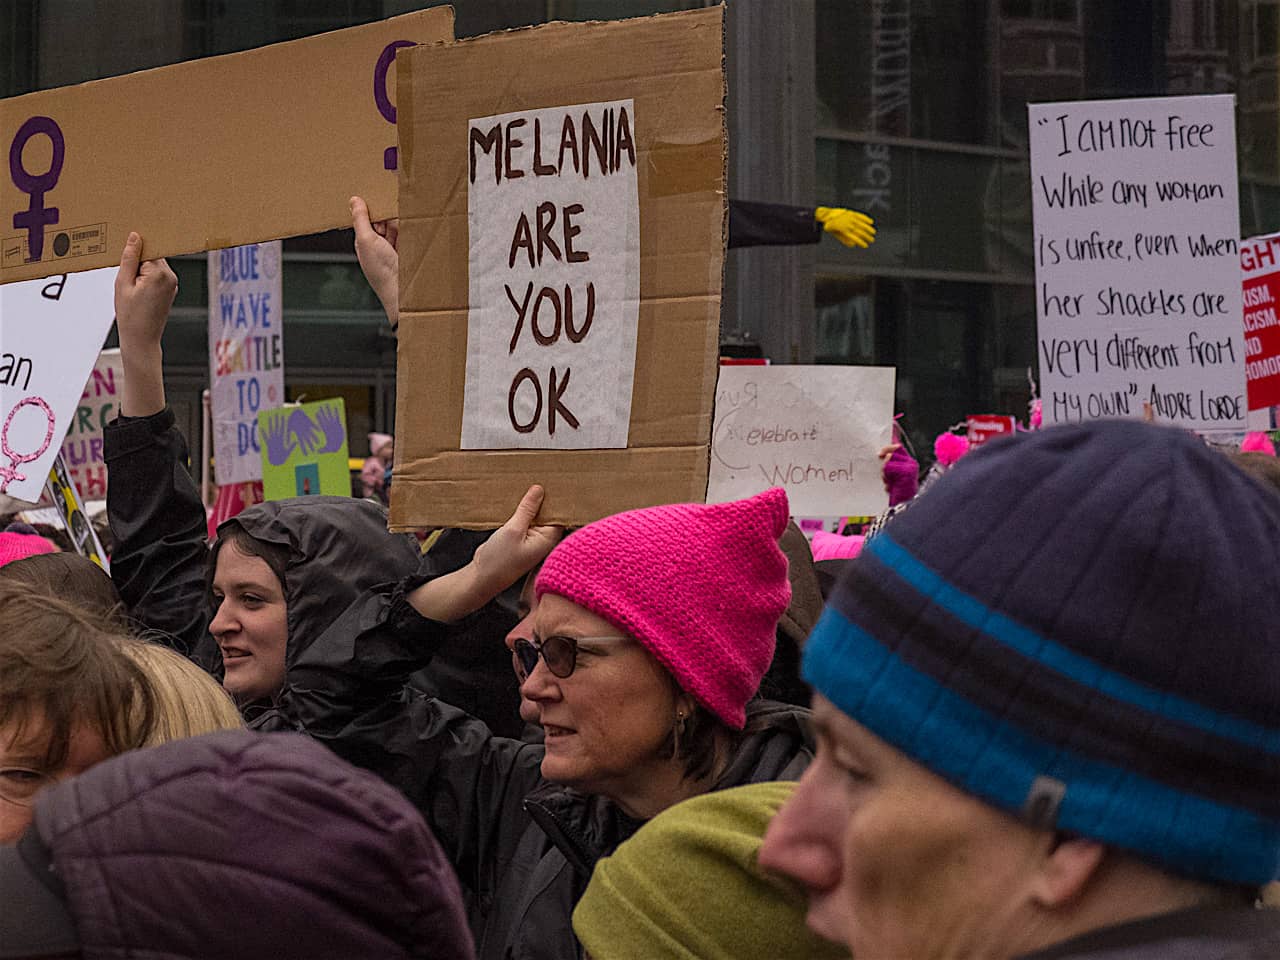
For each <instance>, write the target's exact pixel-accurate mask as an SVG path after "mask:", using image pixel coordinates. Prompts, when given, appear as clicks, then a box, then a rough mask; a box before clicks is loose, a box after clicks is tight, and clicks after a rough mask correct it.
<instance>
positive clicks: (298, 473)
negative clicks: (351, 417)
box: [258, 397, 351, 500]
mask: <svg viewBox="0 0 1280 960" xmlns="http://www.w3.org/2000/svg"><path fill="white" fill-rule="evenodd" d="M258 430H259V432H260V434H261V437H260V440H261V444H262V492H263V497H264V499H267V500H286V499H288V498H289V497H305V496H309V495H311V494H319V493H322V494H327V495H330V496H335V497H349V496H351V474H350V472H349V469H348V465H347V408H346V404H345V403H344V402H343V399H342V398H341V397H337V398H335V399H333V400H320V401H317V402H316V403H304V404H301V405H298V406H292V407H279V408H277V409H275V410H263V411H262V412H261V413H259V414H258Z"/></svg>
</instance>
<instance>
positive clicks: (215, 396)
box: [209, 240, 284, 484]
mask: <svg viewBox="0 0 1280 960" xmlns="http://www.w3.org/2000/svg"><path fill="white" fill-rule="evenodd" d="M281 251H282V244H281V242H280V241H279V240H273V241H270V242H268V243H251V244H248V245H246V246H241V247H231V248H229V249H226V250H214V251H211V252H210V253H209V412H210V416H211V418H212V420H213V451H214V454H213V455H214V461H213V462H214V468H215V470H216V476H217V480H218V483H219V484H227V483H248V482H250V481H252V480H261V479H262V453H261V450H262V447H261V445H260V443H259V442H258V429H257V424H258V411H259V410H271V409H274V408H275V407H278V406H280V405H281V404H282V403H284V329H283V321H284V305H283V303H282V302H281V300H282V297H281V292H280V291H281V284H282V274H281V263H282V260H283V258H282V255H281Z"/></svg>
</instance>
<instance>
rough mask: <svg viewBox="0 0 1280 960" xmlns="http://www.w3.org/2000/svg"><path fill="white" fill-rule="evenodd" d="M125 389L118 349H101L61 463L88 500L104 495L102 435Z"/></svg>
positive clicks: (105, 486)
mask: <svg viewBox="0 0 1280 960" xmlns="http://www.w3.org/2000/svg"><path fill="white" fill-rule="evenodd" d="M123 389H124V367H123V364H121V362H120V351H119V350H118V349H111V350H103V351H102V352H101V353H100V354H98V362H97V363H95V364H94V365H93V370H92V371H91V372H90V373H89V380H88V382H86V383H85V385H84V393H82V394H81V395H80V403H79V405H78V406H77V407H76V412H75V415H74V416H73V417H72V418H71V426H70V427H68V428H67V436H66V439H64V440H63V441H62V460H63V463H64V465H65V468H66V472H67V475H68V476H69V477H70V478H71V481H72V483H74V484H75V487H76V489H77V490H79V491H80V493H81V495H83V496H84V498H85V499H87V500H101V499H103V498H104V497H106V495H107V461H106V458H105V457H104V456H103V455H102V433H103V430H105V429H106V426H107V421H108V420H111V419H112V418H113V417H115V415H116V410H117V407H118V404H119V400H120V392H121V390H123Z"/></svg>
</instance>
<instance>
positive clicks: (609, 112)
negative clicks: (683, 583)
mask: <svg viewBox="0 0 1280 960" xmlns="http://www.w3.org/2000/svg"><path fill="white" fill-rule="evenodd" d="M634 117H635V103H634V102H633V101H631V100H623V101H619V102H616V103H591V104H582V105H575V106H571V107H553V108H551V109H547V110H528V111H525V112H522V113H509V114H506V115H504V116H498V117H484V118H482V119H479V120H472V121H471V128H470V132H469V135H468V143H467V147H468V154H469V156H468V169H469V173H468V180H467V199H468V206H469V209H468V218H467V221H468V223H467V226H468V231H469V239H470V252H469V256H468V264H467V266H468V273H469V276H470V300H469V305H470V309H469V311H468V319H467V380H466V389H465V392H464V398H463V406H462V449H464V450H477V449H480V450H483V449H507V450H509V449H513V448H520V447H546V448H556V449H579V450H582V449H586V450H590V449H598V448H604V447H625V446H626V445H627V430H628V428H629V426H630V420H631V388H632V381H633V380H634V377H635V360H636V321H637V319H638V317H639V312H640V205H639V201H638V199H637V196H636V143H635V137H634V135H633V133H632V127H633V126H634V119H633V118H634ZM596 145H599V146H598V147H597V146H596ZM597 150H600V152H599V153H598V154H597ZM490 154H492V160H490V156H489V155H490ZM530 159H531V161H532V162H531V163H530ZM490 167H492V168H493V172H492V175H491V174H490V171H489V168H490ZM528 167H531V169H529V171H528V175H527V176H526V175H525V172H526V170H525V168H528ZM593 167H594V169H593ZM491 176H492V182H490V178H491ZM588 247H589V249H588ZM513 311H514V314H515V324H514V328H513V326H512V313H513ZM593 327H594V328H595V336H592V335H591V334H592V328H593ZM575 369H576V370H577V371H578V384H577V386H576V387H574V388H573V389H572V391H570V383H571V380H572V376H573V371H574V370H575ZM604 370H608V371H610V372H611V375H610V376H607V377H601V376H597V375H596V374H597V373H598V372H599V371H604ZM566 395H568V396H570V397H572V398H573V400H572V405H570V402H569V401H568V400H566V399H565V397H566ZM557 424H558V426H559V431H558V432H557Z"/></svg>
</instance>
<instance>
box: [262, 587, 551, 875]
mask: <svg viewBox="0 0 1280 960" xmlns="http://www.w3.org/2000/svg"><path fill="white" fill-rule="evenodd" d="M426 579H427V576H426V575H422V574H419V575H416V576H414V577H410V578H407V579H406V580H404V581H401V582H400V583H396V584H384V585H382V586H380V587H376V588H374V589H372V590H370V591H368V592H366V593H365V594H364V595H363V596H361V597H360V598H358V599H357V600H356V601H355V602H354V603H352V605H351V606H350V607H348V608H347V610H346V611H345V612H344V613H343V614H342V616H340V617H339V618H338V619H337V620H336V621H335V622H334V623H333V624H332V625H331V626H330V627H329V628H328V629H326V630H325V632H324V633H322V634H321V635H320V636H319V637H318V638H317V639H316V640H315V641H314V642H313V643H311V644H310V645H308V646H307V647H305V648H303V649H302V650H300V651H298V652H297V653H296V654H295V655H294V656H293V661H292V662H291V663H290V664H289V665H288V669H287V673H286V677H285V687H284V690H283V692H282V694H281V697H280V701H279V703H278V706H277V708H276V711H275V713H276V714H277V716H276V717H275V718H274V720H272V719H264V720H263V721H262V722H261V723H255V726H262V727H268V728H277V729H278V728H280V727H287V728H289V729H295V730H300V731H302V732H304V733H306V734H308V735H310V736H311V737H313V738H314V739H316V740H319V741H320V742H321V743H324V744H325V745H326V746H328V747H329V748H330V749H332V750H333V751H334V752H335V753H336V754H338V755H339V756H341V757H343V758H344V759H346V760H348V761H349V762H351V763H354V764H355V765H357V766H359V767H363V768H364V769H366V770H371V771H372V772H374V773H376V774H378V775H379V776H381V777H382V778H383V779H384V780H386V781H387V782H389V783H391V784H392V785H393V786H395V787H397V788H398V789H399V790H400V791H401V792H403V793H404V794H405V795H406V796H408V797H409V799H410V800H411V801H412V802H413V803H414V805H415V806H417V808H418V809H419V810H420V811H421V812H422V814H423V816H424V817H425V818H426V820H427V822H428V823H429V824H430V825H431V828H432V830H433V831H434V832H435V834H436V836H437V838H439V840H440V843H441V844H442V845H443V846H444V848H445V850H446V851H447V852H448V855H449V858H450V860H451V861H452V862H453V864H454V866H455V868H456V869H457V871H458V875H459V877H460V878H461V879H462V881H463V883H465V884H466V885H467V886H468V887H469V888H470V889H471V890H473V891H474V892H475V893H476V894H477V895H478V896H480V897H481V899H482V900H483V898H484V897H485V896H486V895H487V894H490V893H492V892H493V890H495V889H496V887H497V883H498V881H499V880H500V879H501V877H502V874H503V871H504V870H505V869H506V867H507V865H508V864H509V863H510V860H511V857H512V856H513V855H514V853H515V848H516V844H517V842H518V840H519V838H520V836H521V834H522V833H523V832H524V829H525V827H526V826H527V825H528V822H529V821H528V815H527V814H526V813H525V812H524V810H523V807H522V803H523V800H524V797H525V795H526V794H527V793H528V792H529V791H531V790H532V789H533V787H534V786H536V785H537V784H538V783H540V782H541V777H540V768H541V763H542V746H541V745H540V744H527V743H524V742H522V741H519V740H509V739H506V738H503V737H495V736H494V735H493V734H492V733H491V732H490V731H489V728H488V727H487V726H485V724H484V723H482V722H480V721H479V720H476V719H475V718H474V717H471V716H469V715H468V714H466V713H464V712H463V711H462V710H459V709H457V708H456V707H453V706H450V705H448V704H446V703H444V702H443V701H441V700H438V699H435V698H431V697H427V696H423V695H421V694H417V693H416V692H413V691H411V690H408V689H406V687H405V680H406V679H407V677H408V675H409V674H410V673H411V672H412V671H413V670H416V669H418V668H419V667H421V666H422V665H423V664H424V662H426V661H429V660H430V656H431V652H432V651H433V650H434V649H435V648H436V647H437V646H438V645H440V644H442V643H447V640H446V639H445V638H446V637H447V636H448V632H449V627H448V626H447V625H445V624H440V623H435V622H434V621H430V620H427V619H425V618H423V617H421V616H420V615H419V614H418V612H417V611H416V610H414V609H413V607H412V606H411V605H410V604H409V602H408V599H407V596H406V595H407V593H408V592H409V591H410V590H412V589H413V588H415V587H416V586H418V585H419V584H420V583H422V582H424V580H426Z"/></svg>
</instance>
